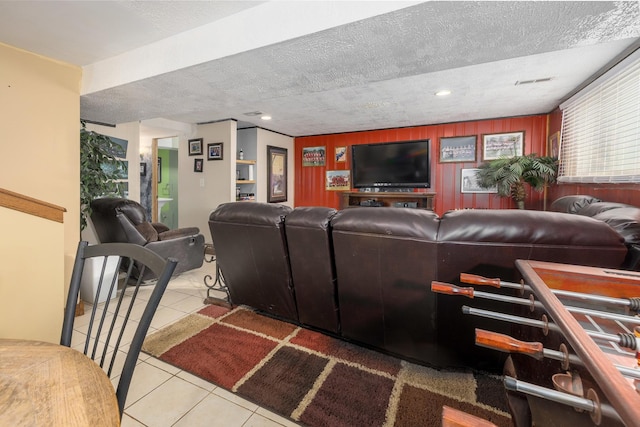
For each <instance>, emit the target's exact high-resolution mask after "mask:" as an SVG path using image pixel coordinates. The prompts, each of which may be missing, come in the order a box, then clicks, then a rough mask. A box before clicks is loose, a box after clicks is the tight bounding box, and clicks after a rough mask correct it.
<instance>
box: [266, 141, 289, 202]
mask: <svg viewBox="0 0 640 427" xmlns="http://www.w3.org/2000/svg"><path fill="white" fill-rule="evenodd" d="M286 201H287V149H286V148H282V147H272V146H271V145H267V202H268V203H279V202H286Z"/></svg>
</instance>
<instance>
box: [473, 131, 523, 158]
mask: <svg viewBox="0 0 640 427" xmlns="http://www.w3.org/2000/svg"><path fill="white" fill-rule="evenodd" d="M482 147H483V151H482V159H483V160H495V159H499V158H500V157H515V156H522V154H523V153H524V132H511V133H496V134H493V135H483V136H482Z"/></svg>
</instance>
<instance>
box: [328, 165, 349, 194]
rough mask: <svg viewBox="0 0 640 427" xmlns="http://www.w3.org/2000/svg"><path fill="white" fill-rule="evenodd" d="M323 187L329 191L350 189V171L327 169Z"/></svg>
mask: <svg viewBox="0 0 640 427" xmlns="http://www.w3.org/2000/svg"><path fill="white" fill-rule="evenodd" d="M325 188H326V189H327V190H329V191H342V190H350V189H351V171H349V170H339V171H327V178H326V185H325Z"/></svg>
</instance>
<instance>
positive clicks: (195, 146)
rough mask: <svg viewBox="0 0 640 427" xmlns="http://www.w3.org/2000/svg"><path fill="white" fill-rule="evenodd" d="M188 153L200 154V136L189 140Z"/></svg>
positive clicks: (192, 154) (191, 154)
mask: <svg viewBox="0 0 640 427" xmlns="http://www.w3.org/2000/svg"><path fill="white" fill-rule="evenodd" d="M189 155H190V156H197V155H202V138H196V139H190V140H189Z"/></svg>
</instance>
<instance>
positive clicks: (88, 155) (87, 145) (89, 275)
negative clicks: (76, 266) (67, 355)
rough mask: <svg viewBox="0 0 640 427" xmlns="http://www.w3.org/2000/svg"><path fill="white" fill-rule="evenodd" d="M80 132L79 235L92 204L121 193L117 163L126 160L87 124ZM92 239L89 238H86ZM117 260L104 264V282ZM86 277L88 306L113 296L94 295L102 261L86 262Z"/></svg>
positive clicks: (80, 308)
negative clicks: (100, 198) (95, 200)
mask: <svg viewBox="0 0 640 427" xmlns="http://www.w3.org/2000/svg"><path fill="white" fill-rule="evenodd" d="M80 124H81V125H82V127H81V129H80V232H82V231H83V230H84V229H85V228H86V227H87V225H88V219H89V218H90V217H91V201H92V200H93V199H96V198H98V197H104V196H113V195H121V194H123V193H122V192H123V190H124V189H123V188H122V184H121V182H120V180H121V179H122V178H124V176H123V171H124V170H125V163H124V162H123V161H122V160H120V159H121V158H123V157H125V155H126V153H125V152H124V148H122V147H121V146H120V145H118V144H116V143H115V142H113V141H112V140H111V138H109V137H108V136H106V135H102V134H99V133H97V132H93V131H89V130H87V128H86V123H85V122H84V121H81V122H80ZM87 240H91V239H87ZM117 261H118V260H117V258H110V259H109V260H108V261H107V267H106V271H105V272H104V274H106V275H107V276H106V277H107V279H105V282H106V283H110V281H111V279H110V278H109V277H113V276H109V275H114V274H116V266H117ZM87 263H88V265H87V266H86V268H85V274H84V275H83V277H82V283H81V284H80V294H81V297H82V299H83V300H87V301H88V302H90V303H92V304H93V303H96V302H98V303H100V302H103V301H105V300H106V299H107V298H113V297H114V296H115V289H114V292H113V293H112V294H111V295H108V289H106V288H105V289H102V290H101V292H100V295H98V294H97V288H96V286H97V283H98V278H99V275H100V273H101V265H102V261H101V260H100V259H97V258H91V259H89V260H87ZM76 312H77V313H78V314H82V313H83V312H84V304H83V303H82V300H80V301H79V302H78V307H76Z"/></svg>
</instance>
